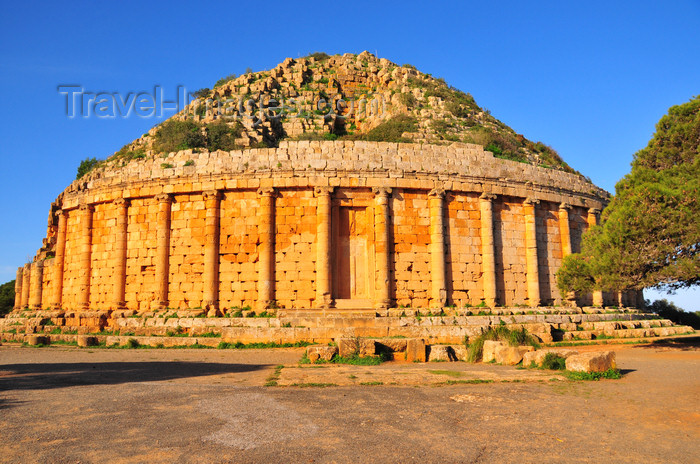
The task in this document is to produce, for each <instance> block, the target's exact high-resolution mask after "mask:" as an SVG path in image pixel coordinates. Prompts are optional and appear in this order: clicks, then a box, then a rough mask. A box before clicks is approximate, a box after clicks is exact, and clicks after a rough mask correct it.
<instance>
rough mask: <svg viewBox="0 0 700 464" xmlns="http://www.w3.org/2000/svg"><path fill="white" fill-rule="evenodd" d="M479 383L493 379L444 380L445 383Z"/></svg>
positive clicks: (489, 381)
mask: <svg viewBox="0 0 700 464" xmlns="http://www.w3.org/2000/svg"><path fill="white" fill-rule="evenodd" d="M480 383H493V380H488V379H465V380H447V381H445V382H444V384H445V385H462V384H480Z"/></svg>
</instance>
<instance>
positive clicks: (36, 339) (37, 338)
mask: <svg viewBox="0 0 700 464" xmlns="http://www.w3.org/2000/svg"><path fill="white" fill-rule="evenodd" d="M26 341H27V344H28V345H32V346H37V345H48V344H49V337H47V336H45V335H35V334H32V335H27V336H26Z"/></svg>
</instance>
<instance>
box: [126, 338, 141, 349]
mask: <svg viewBox="0 0 700 464" xmlns="http://www.w3.org/2000/svg"><path fill="white" fill-rule="evenodd" d="M139 346H141V344H140V343H139V341H138V340H136V339H135V338H130V339H128V340H127V341H126V347H127V348H138V347H139Z"/></svg>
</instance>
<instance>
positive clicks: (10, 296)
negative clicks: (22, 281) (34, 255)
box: [0, 280, 15, 317]
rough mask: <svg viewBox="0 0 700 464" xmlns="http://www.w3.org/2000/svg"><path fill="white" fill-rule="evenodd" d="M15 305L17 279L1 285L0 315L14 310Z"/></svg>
mask: <svg viewBox="0 0 700 464" xmlns="http://www.w3.org/2000/svg"><path fill="white" fill-rule="evenodd" d="M14 305H15V281H14V280H11V281H9V282H5V283H4V284H2V285H0V317H2V316H4V315H5V314H7V313H9V312H10V311H12V308H13V307H14Z"/></svg>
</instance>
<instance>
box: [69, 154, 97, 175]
mask: <svg viewBox="0 0 700 464" xmlns="http://www.w3.org/2000/svg"><path fill="white" fill-rule="evenodd" d="M99 164H100V161H99V160H98V159H97V158H85V159H84V160H82V161H81V162H80V165H79V166H78V174H77V175H76V176H75V178H76V179H80V178H81V177H83V176H84V175H85V174H87V173H88V172H90V171H92V170H93V169H95V168H96V167H97V166H98V165H99Z"/></svg>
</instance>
